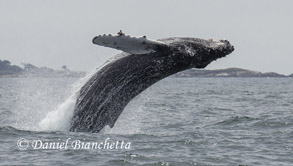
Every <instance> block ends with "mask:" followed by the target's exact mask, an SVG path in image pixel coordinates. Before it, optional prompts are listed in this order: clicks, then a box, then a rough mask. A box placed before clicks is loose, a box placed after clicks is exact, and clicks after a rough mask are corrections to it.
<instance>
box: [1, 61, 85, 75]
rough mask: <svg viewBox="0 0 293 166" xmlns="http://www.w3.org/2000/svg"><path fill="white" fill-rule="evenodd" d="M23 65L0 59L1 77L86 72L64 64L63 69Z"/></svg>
mask: <svg viewBox="0 0 293 166" xmlns="http://www.w3.org/2000/svg"><path fill="white" fill-rule="evenodd" d="M22 65H23V67H19V66H16V65H11V63H10V62H9V61H8V60H0V77H82V76H84V75H85V72H77V71H70V70H69V69H67V67H66V66H65V65H64V66H62V70H54V69H51V68H48V67H37V66H34V65H32V64H29V63H23V64H22Z"/></svg>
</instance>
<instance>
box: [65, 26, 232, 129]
mask: <svg viewBox="0 0 293 166" xmlns="http://www.w3.org/2000/svg"><path fill="white" fill-rule="evenodd" d="M93 43H94V44H97V45H100V46H105V47H111V48H115V49H118V50H122V51H124V52H122V53H120V54H118V55H116V56H115V57H114V58H113V59H112V60H111V61H109V62H107V63H106V64H105V65H103V66H102V67H101V68H100V69H99V70H98V71H97V72H96V73H95V74H94V75H93V76H92V77H91V79H90V80H89V81H88V82H87V83H86V84H85V85H84V86H83V87H82V88H81V90H80V94H79V97H78V99H77V101H76V105H75V109H74V114H73V117H72V120H71V128H70V131H77V132H99V131H100V130H101V129H103V128H104V127H105V126H106V125H109V126H110V127H113V126H114V124H115V122H116V121H117V119H118V117H119V115H120V114H121V113H122V111H123V109H124V108H125V106H126V105H127V104H128V103H129V102H130V101H131V100H132V99H133V98H134V97H135V96H137V95H138V94H140V93H141V92H142V91H144V90H145V89H146V88H148V87H150V86H151V85H153V84H154V83H156V82H158V81H159V80H161V79H163V78H166V77H168V76H170V75H172V74H175V73H177V72H180V71H183V70H187V69H190V68H204V67H206V66H207V65H208V64H209V63H211V62H212V61H214V60H216V59H218V58H221V57H225V56H226V55H228V54H230V53H231V52H232V51H233V50H234V47H233V46H232V45H231V44H230V43H229V41H228V40H220V41H213V40H212V39H209V40H204V39H199V38H190V37H171V38H166V39H160V40H150V39H148V38H146V36H142V37H131V36H127V35H125V34H124V33H122V32H121V31H120V32H119V33H118V35H115V36H113V35H100V36H96V37H95V38H94V39H93Z"/></svg>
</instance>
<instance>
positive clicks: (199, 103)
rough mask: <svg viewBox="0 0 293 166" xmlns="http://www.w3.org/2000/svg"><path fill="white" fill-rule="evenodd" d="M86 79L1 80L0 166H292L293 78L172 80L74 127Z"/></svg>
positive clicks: (159, 83)
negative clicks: (94, 127)
mask: <svg viewBox="0 0 293 166" xmlns="http://www.w3.org/2000/svg"><path fill="white" fill-rule="evenodd" d="M81 84H82V81H80V79H77V78H0V165H29V166H31V165H109V166H116V165H117V166H120V165H133V166H137V165H143V166H161V165H163V166H181V165H182V166H193V165H197V166H245V165H247V166H254V165H257V166H259V165H264V166H292V165H293V79H292V78H166V79H164V80H162V81H160V82H158V83H157V84H155V85H153V86H152V87H150V88H149V89H147V90H146V91H144V92H143V93H141V94H140V95H139V96H137V97H136V98H135V99H134V100H132V101H131V102H130V103H129V104H128V105H127V107H126V108H125V109H124V111H123V113H122V115H121V116H120V117H119V119H118V121H117V122H116V124H115V126H114V128H112V129H111V128H110V127H106V128H105V129H103V131H102V132H100V133H83V132H79V133H74V132H69V131H68V128H69V125H70V118H71V116H72V110H73V108H74V104H75V99H76V95H77V94H78V89H79V87H80V86H81ZM77 85H78V86H77ZM117 142H118V143H117ZM122 142H123V143H124V145H123V146H121V144H122ZM57 144H59V146H58V145H57ZM82 144H83V145H82ZM53 145H54V146H53ZM94 145H100V146H98V147H97V146H95V147H94ZM112 145H113V146H112ZM116 145H117V146H116Z"/></svg>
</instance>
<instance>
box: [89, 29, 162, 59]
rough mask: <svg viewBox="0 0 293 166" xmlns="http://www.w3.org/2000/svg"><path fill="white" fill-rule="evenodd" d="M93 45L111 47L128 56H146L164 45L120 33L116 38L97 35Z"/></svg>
mask: <svg viewBox="0 0 293 166" xmlns="http://www.w3.org/2000/svg"><path fill="white" fill-rule="evenodd" d="M93 43H94V44H97V45H100V46H104V47H111V48H115V49H118V50H122V51H124V52H128V53H130V54H148V53H153V52H156V48H157V47H158V46H159V45H165V44H164V43H162V42H159V41H155V40H150V39H147V38H146V37H145V36H143V37H131V36H128V35H127V36H126V35H125V34H123V33H122V32H121V31H120V32H119V33H118V35H116V36H112V35H99V36H96V37H95V38H94V39H93Z"/></svg>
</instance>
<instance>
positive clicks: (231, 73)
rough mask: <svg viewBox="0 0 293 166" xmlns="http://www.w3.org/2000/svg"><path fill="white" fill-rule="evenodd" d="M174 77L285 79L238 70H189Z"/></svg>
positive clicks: (274, 75) (269, 74)
mask: <svg viewBox="0 0 293 166" xmlns="http://www.w3.org/2000/svg"><path fill="white" fill-rule="evenodd" d="M175 77H286V76H285V75H282V74H278V73H274V72H269V73H261V72H257V71H252V70H246V69H240V68H228V69H219V70H202V69H190V70H186V71H183V72H179V73H177V74H175Z"/></svg>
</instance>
